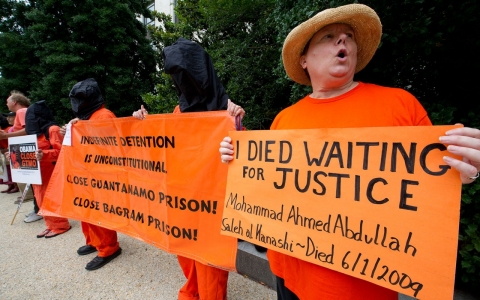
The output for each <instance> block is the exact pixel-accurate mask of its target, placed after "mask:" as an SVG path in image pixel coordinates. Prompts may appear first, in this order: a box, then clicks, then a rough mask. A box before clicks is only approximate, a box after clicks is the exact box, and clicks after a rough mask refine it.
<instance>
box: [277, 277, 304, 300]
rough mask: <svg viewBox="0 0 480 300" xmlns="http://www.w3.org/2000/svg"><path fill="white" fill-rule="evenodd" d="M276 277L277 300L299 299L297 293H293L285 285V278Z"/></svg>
mask: <svg viewBox="0 0 480 300" xmlns="http://www.w3.org/2000/svg"><path fill="white" fill-rule="evenodd" d="M276 277H277V299H278V300H299V298H298V297H297V295H295V294H294V293H293V292H292V291H291V290H289V289H288V288H287V287H286V286H285V280H283V278H280V277H278V276H276Z"/></svg>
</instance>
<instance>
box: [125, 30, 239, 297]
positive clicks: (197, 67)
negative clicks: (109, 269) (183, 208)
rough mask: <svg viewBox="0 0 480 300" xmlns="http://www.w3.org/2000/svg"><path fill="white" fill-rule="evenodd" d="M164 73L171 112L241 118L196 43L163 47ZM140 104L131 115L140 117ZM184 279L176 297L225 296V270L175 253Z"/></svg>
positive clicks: (142, 115)
mask: <svg viewBox="0 0 480 300" xmlns="http://www.w3.org/2000/svg"><path fill="white" fill-rule="evenodd" d="M163 58H164V62H165V73H167V74H170V75H171V76H172V79H173V81H174V83H175V87H176V89H177V93H178V101H179V105H177V107H175V110H174V113H184V112H201V111H215V110H228V111H229V112H230V114H231V115H234V116H240V117H241V118H243V116H244V114H245V111H244V110H243V108H242V107H240V106H238V105H235V104H234V103H233V102H232V101H231V100H230V99H229V98H228V95H227V93H226V92H225V89H224V87H223V85H222V83H221V82H220V79H219V78H218V76H217V73H216V72H215V69H214V66H213V63H212V59H211V58H210V56H209V55H208V53H207V52H206V51H205V50H204V49H203V48H202V47H201V46H200V45H198V44H197V43H195V42H192V41H189V40H187V39H184V38H179V39H178V40H177V41H176V42H175V43H174V44H173V45H171V46H168V47H165V49H164V51H163ZM147 114H148V112H147V111H146V110H145V109H144V108H143V106H142V107H141V109H140V110H138V111H135V112H134V113H133V116H134V117H136V118H137V119H144V118H145V117H146V115H147ZM177 258H178V262H179V264H180V267H181V268H182V271H183V274H184V275H185V277H186V278H187V282H186V283H185V285H184V286H183V287H182V288H181V289H180V291H179V292H178V299H179V300H194V299H196V300H198V299H202V300H203V299H205V300H224V299H226V298H227V282H228V271H225V270H221V269H218V268H215V267H213V266H207V265H204V264H202V263H200V262H198V261H196V260H193V259H190V258H186V257H183V256H177Z"/></svg>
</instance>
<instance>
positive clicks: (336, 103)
mask: <svg viewBox="0 0 480 300" xmlns="http://www.w3.org/2000/svg"><path fill="white" fill-rule="evenodd" d="M428 125H432V124H431V122H430V120H429V118H428V116H427V113H426V111H425V109H424V108H423V107H422V106H421V104H420V103H419V102H418V100H417V99H416V98H415V97H414V96H413V95H411V94H410V93H408V92H407V91H404V90H401V89H396V88H387V87H381V86H377V85H373V84H365V83H361V82H360V83H359V84H358V86H357V87H355V88H354V89H352V90H351V91H349V92H347V93H345V94H343V95H340V96H338V97H334V98H329V99H314V98H311V97H310V96H307V97H305V98H304V99H302V100H300V101H299V102H297V103H296V104H294V105H292V106H290V107H288V108H286V109H285V110H283V111H281V112H280V113H279V114H278V115H277V117H276V118H275V120H274V121H273V123H272V126H271V129H311V128H349V127H350V128H354V127H380V126H428ZM267 257H268V260H269V264H270V268H271V270H272V272H273V274H275V275H276V276H278V277H280V278H283V279H284V280H285V286H286V287H287V288H288V289H289V290H291V291H292V292H294V293H295V294H296V295H297V296H298V297H299V299H302V300H316V299H335V300H357V299H358V300H363V299H379V300H397V299H398V294H397V292H395V291H392V290H389V289H386V288H383V287H381V286H378V285H375V284H373V283H370V282H368V281H364V280H361V279H357V278H355V277H351V276H349V275H345V274H343V273H340V272H337V271H333V270H330V269H327V268H324V267H321V266H318V265H315V264H312V263H309V262H306V261H303V260H300V259H298V258H294V257H291V256H288V255H285V254H281V253H278V252H275V251H273V250H268V252H267Z"/></svg>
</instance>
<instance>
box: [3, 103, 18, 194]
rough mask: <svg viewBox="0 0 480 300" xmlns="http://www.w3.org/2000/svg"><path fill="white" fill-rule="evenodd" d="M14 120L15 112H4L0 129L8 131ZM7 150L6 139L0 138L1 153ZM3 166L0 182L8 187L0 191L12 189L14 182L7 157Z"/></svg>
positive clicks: (5, 191)
mask: <svg viewBox="0 0 480 300" xmlns="http://www.w3.org/2000/svg"><path fill="white" fill-rule="evenodd" d="M14 121H15V113H14V112H9V113H6V114H5V113H4V114H2V115H1V116H0V122H1V130H3V131H5V132H8V130H9V129H10V128H12V125H13V122H14ZM7 151H8V139H3V140H0V152H1V155H3V154H4V153H5V152H7ZM5 163H6V164H5V166H4V174H3V178H0V184H6V185H7V186H8V187H7V189H6V190H4V191H2V193H7V192H10V191H11V190H12V189H14V187H15V185H16V183H15V182H12V172H11V170H10V162H9V160H8V159H5ZM17 188H18V187H17Z"/></svg>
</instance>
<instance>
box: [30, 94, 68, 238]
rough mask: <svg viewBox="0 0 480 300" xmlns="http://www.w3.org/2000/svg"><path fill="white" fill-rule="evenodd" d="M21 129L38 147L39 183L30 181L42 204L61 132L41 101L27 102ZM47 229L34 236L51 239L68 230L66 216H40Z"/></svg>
mask: <svg viewBox="0 0 480 300" xmlns="http://www.w3.org/2000/svg"><path fill="white" fill-rule="evenodd" d="M25 132H26V133H27V134H29V135H30V134H35V135H37V145H38V149H37V151H36V153H35V155H36V158H37V160H38V161H39V162H40V173H41V177H42V184H32V187H33V190H34V193H35V196H36V201H37V204H38V206H39V207H41V206H42V203H43V196H44V195H45V192H46V190H47V187H48V183H49V181H50V177H51V176H52V173H53V170H54V169H55V162H56V161H57V159H58V155H59V154H60V149H61V148H62V143H63V135H62V134H61V133H60V127H59V126H58V125H57V123H55V119H54V117H53V114H52V112H51V110H50V109H49V108H48V106H47V104H46V103H45V101H44V100H42V101H38V102H36V103H33V104H32V105H30V106H29V107H28V109H27V112H26V114H25ZM43 219H44V220H45V225H46V226H47V228H46V229H45V230H43V231H42V232H41V233H40V234H38V235H37V238H42V237H45V238H47V239H48V238H53V237H55V236H57V235H59V234H62V233H65V232H67V231H68V230H70V228H71V226H70V223H69V222H68V219H66V218H62V217H51V216H44V217H43Z"/></svg>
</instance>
